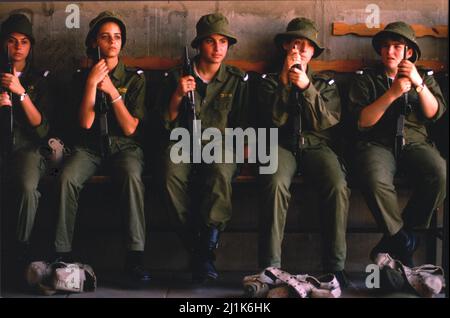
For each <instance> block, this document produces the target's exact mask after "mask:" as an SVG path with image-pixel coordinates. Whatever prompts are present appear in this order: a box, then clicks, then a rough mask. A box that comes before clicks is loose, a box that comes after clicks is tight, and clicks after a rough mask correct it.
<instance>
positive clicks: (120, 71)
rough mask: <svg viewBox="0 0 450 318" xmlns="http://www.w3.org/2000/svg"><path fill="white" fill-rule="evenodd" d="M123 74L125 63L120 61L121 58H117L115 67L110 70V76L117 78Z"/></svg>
mask: <svg viewBox="0 0 450 318" xmlns="http://www.w3.org/2000/svg"><path fill="white" fill-rule="evenodd" d="M124 74H125V65H124V64H123V63H122V60H121V59H119V62H118V63H117V65H116V67H115V68H114V69H113V71H112V72H111V76H112V77H114V78H115V79H116V80H119V79H120V78H122V77H123V75H124Z"/></svg>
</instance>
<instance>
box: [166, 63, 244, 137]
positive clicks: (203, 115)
mask: <svg viewBox="0 0 450 318" xmlns="http://www.w3.org/2000/svg"><path fill="white" fill-rule="evenodd" d="M165 75H166V79H165V82H164V88H163V91H162V93H161V95H160V98H159V99H158V107H159V109H160V111H161V113H162V116H163V119H164V124H165V128H166V129H167V130H169V131H170V130H172V129H174V128H176V127H185V128H187V111H186V110H185V109H183V108H182V107H183V105H181V106H180V112H179V115H178V117H177V118H175V120H172V121H171V120H169V119H168V118H169V114H168V105H169V103H170V99H171V97H172V94H173V93H174V92H175V90H176V88H177V86H178V80H179V78H180V77H181V76H182V68H181V67H177V68H175V69H173V70H171V71H169V72H168V73H166V74H165ZM194 78H195V81H196V86H197V88H196V90H195V93H194V94H195V112H196V117H197V120H201V125H202V130H204V129H206V128H209V127H215V128H217V129H219V130H220V131H221V132H222V134H223V133H224V132H225V128H235V127H242V128H243V129H245V128H246V127H247V125H248V124H247V116H248V115H247V107H248V84H247V79H248V75H247V74H246V73H245V72H243V71H242V70H240V69H238V68H236V67H234V66H230V65H226V64H224V63H222V64H221V66H220V68H219V70H218V72H217V74H216V76H215V77H214V78H213V79H212V80H211V81H210V82H209V83H208V84H206V83H204V82H203V81H202V80H201V79H200V78H199V77H198V76H197V75H194Z"/></svg>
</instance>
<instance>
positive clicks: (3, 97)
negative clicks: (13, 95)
mask: <svg viewBox="0 0 450 318" xmlns="http://www.w3.org/2000/svg"><path fill="white" fill-rule="evenodd" d="M3 106H12V101H11V99H10V98H9V94H8V93H7V92H3V93H0V107H3Z"/></svg>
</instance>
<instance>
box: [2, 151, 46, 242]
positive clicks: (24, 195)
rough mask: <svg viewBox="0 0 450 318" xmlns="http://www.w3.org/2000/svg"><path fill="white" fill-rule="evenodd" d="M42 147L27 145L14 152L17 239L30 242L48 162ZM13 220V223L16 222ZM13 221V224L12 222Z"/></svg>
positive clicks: (13, 204) (13, 206) (12, 174)
mask: <svg viewBox="0 0 450 318" xmlns="http://www.w3.org/2000/svg"><path fill="white" fill-rule="evenodd" d="M40 149H41V148H40V147H39V146H36V147H25V148H20V149H17V150H15V151H13V152H12V155H11V160H9V162H10V163H11V170H10V175H9V176H10V180H11V182H10V185H11V189H10V190H11V191H10V193H11V197H10V198H11V205H10V206H11V210H12V211H13V212H14V213H17V215H14V217H17V219H15V220H14V222H17V223H15V224H16V240H17V241H18V242H21V243H28V242H29V239H30V236H31V232H32V230H33V226H34V220H35V217H36V212H37V209H38V205H39V199H40V197H41V194H40V192H39V191H38V185H39V180H40V179H41V177H42V176H43V175H44V174H45V170H46V162H45V158H44V156H43V155H42V154H41V151H40ZM14 222H12V223H14ZM12 223H11V224H12Z"/></svg>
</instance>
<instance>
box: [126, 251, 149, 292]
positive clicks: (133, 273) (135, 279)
mask: <svg viewBox="0 0 450 318" xmlns="http://www.w3.org/2000/svg"><path fill="white" fill-rule="evenodd" d="M143 264H144V252H142V251H128V252H127V258H126V260H125V274H126V276H127V279H128V283H130V284H131V285H132V286H133V287H140V286H142V285H146V284H148V283H149V282H150V280H151V277H150V274H149V272H148V271H147V270H145V269H144V265H143Z"/></svg>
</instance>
